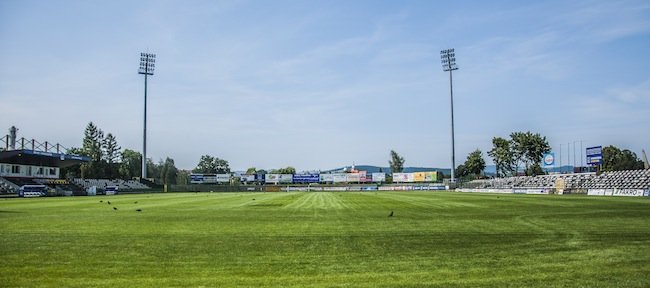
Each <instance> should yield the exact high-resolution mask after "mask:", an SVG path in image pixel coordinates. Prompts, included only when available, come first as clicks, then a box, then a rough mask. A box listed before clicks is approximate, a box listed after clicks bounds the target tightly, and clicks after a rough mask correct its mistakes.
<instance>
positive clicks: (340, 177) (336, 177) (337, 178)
mask: <svg viewBox="0 0 650 288" xmlns="http://www.w3.org/2000/svg"><path fill="white" fill-rule="evenodd" d="M332 177H333V182H334V183H345V182H347V181H348V176H347V175H346V174H345V173H337V174H333V176H332Z"/></svg>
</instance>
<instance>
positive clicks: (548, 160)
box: [542, 152, 555, 168]
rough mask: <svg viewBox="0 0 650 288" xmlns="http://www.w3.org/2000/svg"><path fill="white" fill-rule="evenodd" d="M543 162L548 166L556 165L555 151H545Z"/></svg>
mask: <svg viewBox="0 0 650 288" xmlns="http://www.w3.org/2000/svg"><path fill="white" fill-rule="evenodd" d="M542 163H543V164H544V167H546V168H548V167H553V166H554V165H555V153H552V152H549V153H544V155H543V158H542Z"/></svg>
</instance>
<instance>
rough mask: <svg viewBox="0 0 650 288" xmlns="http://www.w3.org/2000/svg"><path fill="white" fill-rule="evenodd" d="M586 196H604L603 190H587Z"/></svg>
mask: <svg viewBox="0 0 650 288" xmlns="http://www.w3.org/2000/svg"><path fill="white" fill-rule="evenodd" d="M587 195H591V196H605V189H589V190H587Z"/></svg>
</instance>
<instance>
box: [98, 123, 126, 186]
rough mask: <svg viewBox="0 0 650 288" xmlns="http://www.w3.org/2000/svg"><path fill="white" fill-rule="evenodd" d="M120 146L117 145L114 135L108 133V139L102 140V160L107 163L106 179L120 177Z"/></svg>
mask: <svg viewBox="0 0 650 288" xmlns="http://www.w3.org/2000/svg"><path fill="white" fill-rule="evenodd" d="M120 149H122V148H121V147H120V146H118V145H117V140H116V139H115V136H113V134H111V133H108V135H106V138H104V139H102V152H103V153H102V154H103V155H102V158H103V161H105V162H106V165H105V166H106V169H105V177H106V178H111V179H112V178H118V177H119V164H118V162H119V161H120V155H121V154H120Z"/></svg>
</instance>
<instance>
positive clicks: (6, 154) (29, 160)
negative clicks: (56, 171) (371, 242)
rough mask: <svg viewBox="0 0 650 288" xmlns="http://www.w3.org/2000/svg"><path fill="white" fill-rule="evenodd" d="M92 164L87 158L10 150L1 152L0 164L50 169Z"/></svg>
mask: <svg viewBox="0 0 650 288" xmlns="http://www.w3.org/2000/svg"><path fill="white" fill-rule="evenodd" d="M85 162H90V158H89V157H86V156H78V155H70V154H62V153H61V154H60V153H52V152H43V151H34V150H10V151H1V152H0V163H7V164H21V165H33V166H48V167H59V168H63V167H68V166H72V165H76V164H81V163H85Z"/></svg>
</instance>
